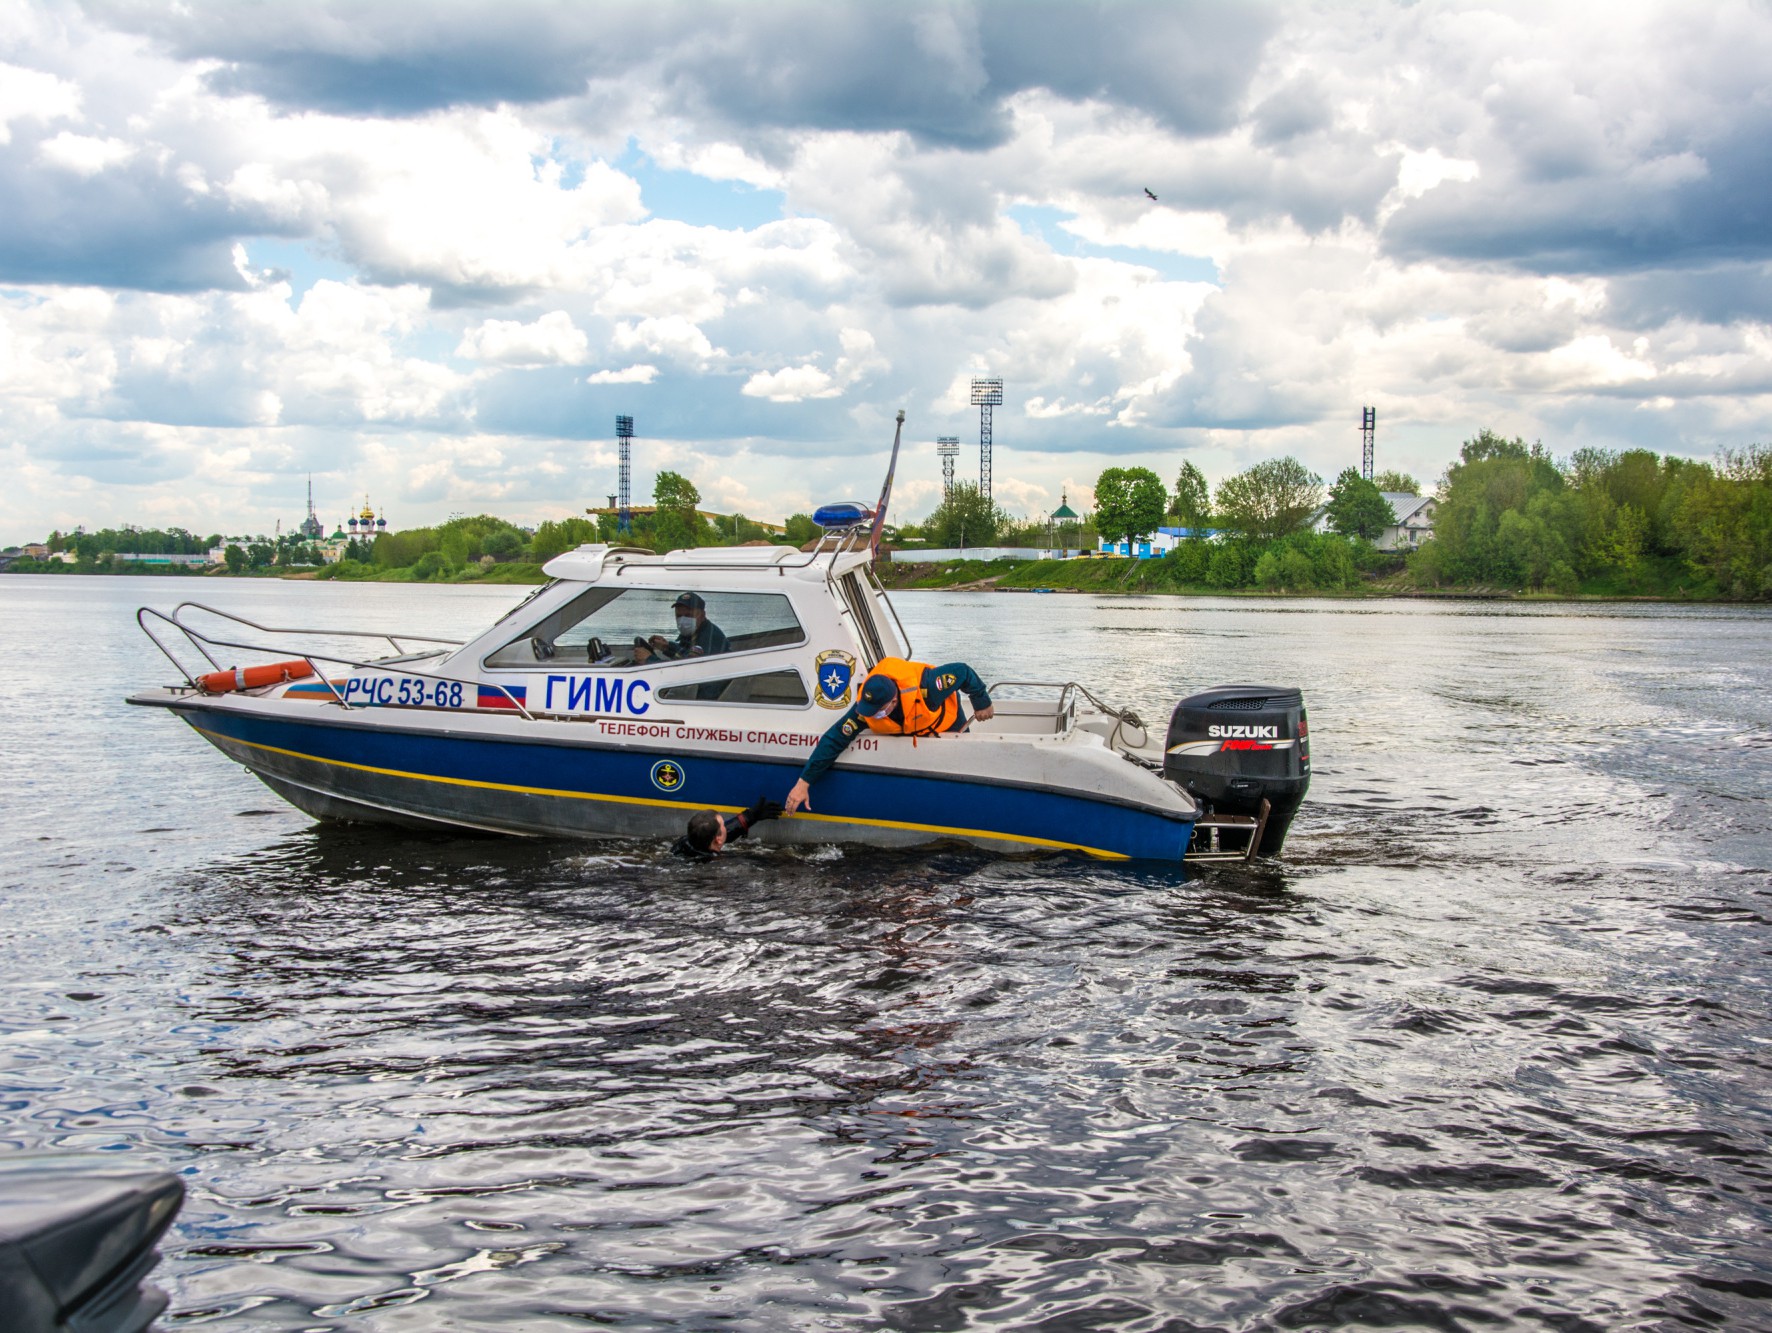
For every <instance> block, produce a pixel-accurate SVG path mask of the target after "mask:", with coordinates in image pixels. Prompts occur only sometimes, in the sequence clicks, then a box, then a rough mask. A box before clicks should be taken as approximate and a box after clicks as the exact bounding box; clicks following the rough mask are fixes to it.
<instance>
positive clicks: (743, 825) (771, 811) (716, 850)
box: [671, 796, 781, 861]
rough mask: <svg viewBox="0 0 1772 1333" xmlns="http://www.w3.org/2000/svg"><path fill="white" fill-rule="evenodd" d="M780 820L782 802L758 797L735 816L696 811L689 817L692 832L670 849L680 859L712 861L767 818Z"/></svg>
mask: <svg viewBox="0 0 1772 1333" xmlns="http://www.w3.org/2000/svg"><path fill="white" fill-rule="evenodd" d="M780 818H781V802H780V801H772V800H770V799H769V798H768V797H767V796H759V797H758V798H757V803H756V804H755V805H753V806H752V807H751V808H750V809H749V810H741V811H739V813H738V814H736V815H722V814H719V813H718V812H716V811H713V810H697V811H696V812H695V813H694V814H693V815H691V816H689V831H688V832H687V833H685V834H684V835H683V836H682V837H681V838H678V839H677V842H676V845H675V846H674V847H672V848H671V850H672V851H673V852H675V853H676V854H677V855H678V856H683V857H687V858H689V859H690V860H692V861H711V860H713V859H714V858H715V857H716V856H718V855H719V854H720V849H721V848H723V847H725V846H726V844H727V843H729V842H737V841H738V840H739V839H740V838H742V837H744V836H745V835H746V834H747V833H749V832H750V831H751V829H752V828H753V827H754V826H755V825H757V824H761V823H762V822H763V821H764V820H766V819H780Z"/></svg>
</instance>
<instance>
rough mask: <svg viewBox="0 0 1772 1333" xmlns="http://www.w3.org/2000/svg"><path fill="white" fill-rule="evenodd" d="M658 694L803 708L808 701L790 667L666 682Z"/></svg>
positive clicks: (802, 684)
mask: <svg viewBox="0 0 1772 1333" xmlns="http://www.w3.org/2000/svg"><path fill="white" fill-rule="evenodd" d="M657 697H658V698H660V699H664V700H670V701H672V702H676V703H681V702H684V701H686V700H687V701H700V702H703V703H707V702H713V703H722V704H768V705H770V706H772V707H776V708H804V707H806V706H807V705H808V704H810V703H811V702H812V700H811V698H810V697H809V696H808V695H807V693H806V682H805V681H803V680H801V679H800V673H799V672H798V671H794V670H792V669H783V670H781V671H762V672H759V673H757V674H756V675H754V676H735V677H733V678H732V679H731V680H704V681H697V682H696V683H694V684H693V685H667V686H665V688H663V689H662V690H660V691H659V692H658V696H657Z"/></svg>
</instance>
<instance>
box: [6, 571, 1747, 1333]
mask: <svg viewBox="0 0 1772 1333" xmlns="http://www.w3.org/2000/svg"><path fill="white" fill-rule="evenodd" d="M523 591H524V590H522V589H508V588H506V589H491V588H427V587H410V586H393V585H348V586H346V585H322V584H300V583H296V584H288V583H266V582H248V581H221V580H210V581H204V582H201V583H199V582H198V581H196V580H179V581H176V582H175V581H173V580H170V579H148V578H117V579H108V578H106V579H99V578H86V579H82V578H42V577H23V576H14V577H9V578H0V628H3V631H4V636H5V637H4V642H5V643H6V644H7V645H8V646H9V648H10V651H9V652H8V653H7V655H6V658H5V661H4V664H3V665H0V745H3V747H4V753H5V754H6V755H7V756H8V758H9V760H10V762H9V764H8V770H9V771H8V787H9V790H8V793H7V796H8V799H7V801H6V803H5V805H4V809H3V810H0V820H3V821H4V833H5V838H6V841H5V849H6V850H5V866H4V875H3V877H0V904H3V906H4V912H5V922H6V927H7V928H6V930H5V931H4V932H3V933H0V1154H4V1156H5V1157H6V1158H8V1159H10V1160H14V1161H16V1160H18V1159H19V1157H20V1155H21V1154H39V1153H72V1154H85V1155H87V1156H88V1157H91V1158H100V1159H108V1160H109V1161H110V1163H111V1164H118V1163H133V1164H139V1165H141V1166H144V1167H146V1166H155V1167H166V1168H169V1169H171V1170H174V1171H178V1172H180V1173H182V1174H183V1176H184V1179H185V1181H186V1184H187V1186H188V1188H189V1199H188V1202H187V1203H186V1206H185V1209H184V1211H183V1213H182V1215H181V1216H180V1218H179V1220H178V1221H177V1223H176V1224H175V1225H174V1227H173V1230H172V1231H171V1233H170V1234H169V1236H168V1239H167V1244H166V1247H165V1248H166V1259H165V1261H164V1262H163V1264H162V1265H161V1268H160V1270H159V1271H160V1278H161V1281H162V1282H163V1283H164V1284H165V1285H167V1286H168V1288H169V1289H170V1290H171V1292H172V1293H173V1304H172V1311H171V1314H170V1316H169V1318H168V1319H167V1320H166V1326H168V1327H171V1328H182V1327H186V1326H189V1327H198V1326H206V1327H207V1326H214V1327H222V1328H253V1329H259V1328H266V1329H271V1328H276V1329H376V1330H396V1329H398V1330H407V1329H411V1330H419V1329H440V1328H450V1329H457V1328H459V1329H467V1328H473V1329H483V1328H494V1327H515V1328H523V1329H583V1328H585V1327H587V1326H596V1327H615V1328H622V1329H666V1328H671V1329H700V1328H725V1329H742V1330H753V1329H754V1330H778V1329H796V1330H797V1329H873V1328H887V1329H903V1330H912V1329H926V1330H937V1329H958V1328H965V1327H983V1326H1000V1327H1010V1328H1017V1329H1045V1330H1061V1329H1062V1330H1082V1329H1116V1330H1118V1329H1125V1330H1158V1329H1161V1330H1170V1331H1172V1333H1173V1331H1182V1330H1203V1329H1238V1330H1243V1329H1330V1328H1341V1327H1362V1328H1365V1327H1388V1328H1407V1329H1416V1328H1420V1329H1471V1330H1478V1329H1514V1328H1519V1329H1556V1330H1613V1329H1625V1328H1629V1329H1637V1328H1654V1329H1660V1328H1670V1329H1671V1328H1678V1327H1698V1328H1711V1327H1715V1328H1730V1329H1740V1328H1768V1327H1772V1239H1769V1237H1772V1225H1769V1224H1772V1159H1769V1158H1768V1155H1767V1146H1768V1137H1769V1134H1768V1131H1769V1129H1772V1095H1769V1093H1772V1079H1769V1077H1768V1074H1769V1070H1772V1022H1768V1008H1769V1007H1772V999H1769V996H1772V988H1769V986H1768V981H1769V980H1772V958H1769V955H1768V938H1769V936H1768V930H1767V917H1768V911H1769V909H1772V614H1768V613H1767V612H1766V611H1764V610H1761V609H1754V608H1737V607H1718V608H1691V607H1660V606H1588V605H1582V606H1575V607H1567V608H1565V607H1555V606H1538V605H1535V606H1512V605H1499V604H1493V603H1472V602H1432V603H1423V602H1340V601H1310V600H1276V601H1267V600H1251V599H1236V600H1232V599H1222V600H1220V599H1198V600H1182V599H1159V598H1150V599H1138V598H1094V597H1084V596H1063V595H1053V596H1036V595H1021V596H1010V595H999V596H986V595H978V594H970V595H969V594H945V593H921V594H903V595H900V596H899V597H898V598H897V599H896V601H897V604H898V606H899V607H900V610H901V613H902V615H903V618H904V620H905V622H906V623H907V625H908V627H909V628H910V630H911V632H912V636H913V638H914V640H915V642H916V645H917V649H918V653H919V655H920V656H923V657H924V658H925V659H927V660H936V661H942V660H948V659H950V658H960V659H963V660H967V661H970V662H972V663H973V664H974V665H975V666H977V667H978V668H979V670H980V672H981V673H982V674H983V675H984V676H985V677H986V678H987V679H1001V678H1006V677H1015V678H1029V677H1035V678H1058V679H1066V678H1076V679H1079V680H1082V681H1085V682H1088V683H1091V684H1092V685H1094V686H1097V687H1098V690H1097V692H1098V693H1102V694H1104V695H1105V696H1106V697H1108V698H1110V699H1113V700H1115V701H1118V702H1124V703H1128V704H1131V705H1133V706H1134V707H1136V708H1138V709H1139V710H1140V711H1141V712H1143V713H1144V714H1145V716H1146V717H1148V718H1156V719H1161V718H1164V717H1166V715H1167V710H1168V708H1169V707H1171V706H1172V705H1173V703H1174V701H1175V700H1176V699H1177V698H1179V697H1180V696H1181V695H1183V694H1184V693H1187V692H1190V691H1192V690H1194V689H1196V688H1200V687H1204V686H1206V685H1209V684H1213V683H1220V682H1227V681H1237V680H1246V679H1251V678H1253V679H1258V680H1262V681H1266V682H1274V683H1282V684H1296V685H1299V686H1301V687H1302V688H1303V689H1304V691H1305V695H1306V700H1307V703H1308V705H1309V707H1310V711H1311V723H1312V727H1311V731H1312V748H1313V757H1314V759H1315V762H1316V775H1315V779H1314V786H1313V788H1312V791H1311V796H1310V799H1309V801H1308V802H1307V803H1306V805H1305V807H1304V809H1303V811H1302V813H1301V815H1300V818H1299V821H1298V823H1297V824H1296V825H1295V826H1294V832H1293V834H1292V838H1291V841H1290V843H1289V845H1288V848H1287V852H1288V856H1287V858H1286V860H1285V861H1284V862H1283V863H1280V864H1275V865H1263V866H1261V867H1259V868H1254V869H1245V868H1240V867H1239V868H1229V869H1227V868H1218V869H1213V870H1211V871H1209V872H1206V873H1202V874H1197V875H1189V876H1186V877H1184V876H1183V875H1182V874H1180V873H1178V872H1175V871H1171V870H1165V869H1162V868H1157V867H1140V868H1132V869H1127V868H1115V867H1111V866H1105V865H1100V864H1095V863H1092V862H1088V861H1082V860H1069V859H1049V858H1048V859H1027V860H998V859H993V858H991V857H989V856H986V855H984V854H981V853H975V852H971V851H966V850H941V851H932V852H926V853H918V854H894V855H883V854H880V853H877V852H864V851H860V850H823V851H817V852H793V851H785V850H772V849H766V848H740V849H739V850H738V851H737V852H735V853H734V854H732V855H730V856H728V857H727V858H725V859H723V860H721V861H719V862H716V863H713V864H710V865H705V866H689V867H685V866H682V865H680V864H677V863H675V862H673V861H672V860H671V859H670V858H669V857H668V856H667V855H666V853H665V849H664V848H663V847H661V846H658V845H653V844H633V845H619V846H618V845H613V844H610V845H603V846H598V845H593V844H570V843H537V842H521V841H515V840H496V839H482V838H474V839H468V838H462V839H451V838H436V837H421V836H414V835H411V834H405V833H399V832H392V831H384V830H374V829H368V828H352V827H321V826H316V825H314V824H312V823H310V822H309V821H308V820H307V819H306V818H305V817H303V816H301V815H299V814H297V813H296V812H295V811H293V810H291V809H289V808H287V807H286V806H284V805H283V804H282V803H281V802H280V801H278V800H277V799H276V798H275V797H273V796H272V795H271V794H270V793H269V792H268V791H267V790H266V789H264V788H263V787H261V786H260V785H259V784H258V783H257V782H256V781H254V780H253V779H251V778H250V777H248V776H247V775H246V774H245V773H244V772H243V771H242V770H240V769H238V768H236V767H234V766H233V765H231V764H229V763H228V762H227V761H226V760H224V759H223V758H222V757H221V756H220V755H218V754H217V753H216V752H214V751H213V750H212V749H210V748H209V747H208V746H207V745H206V744H204V743H203V742H202V741H201V740H200V739H199V738H198V737H197V736H196V735H195V734H194V733H192V732H190V731H189V730H188V729H187V728H186V727H184V726H183V725H182V724H181V723H179V722H178V721H176V720H175V719H174V718H172V717H170V716H168V715H166V714H164V713H161V712H158V711H152V710H139V709H132V708H129V707H126V706H125V705H124V704H123V703H122V696H123V695H124V694H125V692H127V691H129V690H131V689H135V688H138V687H141V686H143V685H151V684H160V683H165V682H166V681H168V680H169V679H171V672H170V671H169V669H168V668H167V667H166V666H165V665H164V663H163V662H162V660H161V659H160V658H159V657H158V655H157V654H156V653H155V651H154V650H153V648H152V647H151V646H150V645H149V644H148V643H147V641H146V640H145V639H144V638H143V637H142V636H141V635H140V634H139V633H138V631H137V630H136V628H135V625H134V623H133V621H132V619H131V612H132V611H133V609H134V607H135V606H136V605H137V604H138V603H140V602H143V601H147V602H151V603H154V604H158V605H163V606H164V605H168V604H169V603H170V602H171V601H173V600H175V599H176V598H178V597H179V596H194V595H198V594H199V593H200V594H201V596H202V597H203V598H204V599H205V600H208V601H210V602H213V603H215V604H217V605H221V606H226V607H228V608H230V609H234V610H238V611H240V612H242V613H244V614H247V615H251V616H253V617H254V618H257V619H261V620H265V621H268V622H270V623H281V624H297V625H308V624H324V625H339V626H355V627H363V628H377V627H386V626H388V625H389V624H392V625H395V626H397V627H402V628H407V629H412V630H422V631H430V632H434V633H438V634H443V635H451V634H458V633H459V634H466V633H467V632H470V631H472V630H474V629H476V628H478V627H479V626H481V625H483V624H485V623H486V622H487V621H489V620H490V619H492V618H493V617H494V616H495V615H496V614H497V613H499V612H500V611H502V610H503V609H504V608H505V607H506V606H508V605H510V604H511V603H512V602H513V601H515V600H516V599H517V598H518V597H519V596H520V595H522V593H523Z"/></svg>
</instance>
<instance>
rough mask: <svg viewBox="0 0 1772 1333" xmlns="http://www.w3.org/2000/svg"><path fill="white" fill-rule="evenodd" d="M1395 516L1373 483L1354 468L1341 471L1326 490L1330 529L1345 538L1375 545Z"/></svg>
mask: <svg viewBox="0 0 1772 1333" xmlns="http://www.w3.org/2000/svg"><path fill="white" fill-rule="evenodd" d="M1396 521H1397V516H1396V514H1395V513H1394V512H1392V510H1391V502H1390V501H1389V500H1387V499H1385V498H1384V496H1383V494H1381V493H1380V490H1379V487H1378V484H1377V483H1376V482H1370V481H1367V480H1366V479H1365V478H1364V477H1362V476H1361V475H1360V473H1359V469H1357V468H1351V467H1350V468H1344V469H1342V473H1341V475H1340V476H1339V477H1337V478H1336V479H1335V485H1333V486H1331V487H1330V488H1329V526H1330V527H1331V528H1333V529H1334V530H1335V531H1336V532H1339V533H1341V534H1342V535H1343V536H1347V537H1364V538H1365V539H1366V540H1367V541H1369V542H1370V541H1377V540H1378V538H1379V536H1380V535H1381V534H1382V533H1383V532H1384V530H1385V529H1386V528H1388V527H1389V526H1390V525H1391V524H1393V523H1395V522H1396Z"/></svg>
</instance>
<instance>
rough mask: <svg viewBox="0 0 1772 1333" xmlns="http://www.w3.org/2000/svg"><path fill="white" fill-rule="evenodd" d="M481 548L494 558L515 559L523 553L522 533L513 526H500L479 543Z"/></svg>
mask: <svg viewBox="0 0 1772 1333" xmlns="http://www.w3.org/2000/svg"><path fill="white" fill-rule="evenodd" d="M481 549H482V550H483V551H484V552H485V553H486V555H489V556H491V557H492V558H493V559H494V560H515V559H516V558H517V557H518V556H519V555H521V554H522V553H523V534H522V533H520V532H518V531H517V529H515V528H501V529H499V531H497V532H495V533H492V534H491V535H490V536H488V537H487V538H486V540H485V541H484V542H483V543H481Z"/></svg>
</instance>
